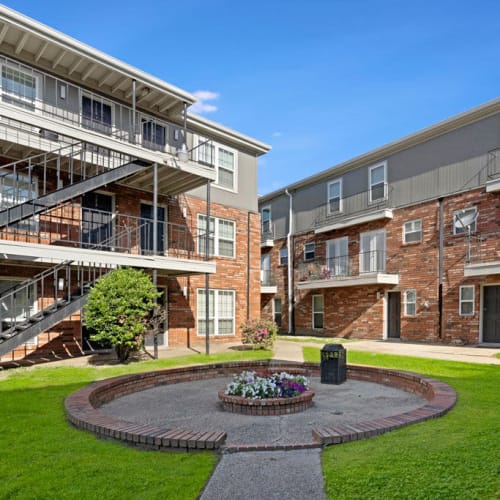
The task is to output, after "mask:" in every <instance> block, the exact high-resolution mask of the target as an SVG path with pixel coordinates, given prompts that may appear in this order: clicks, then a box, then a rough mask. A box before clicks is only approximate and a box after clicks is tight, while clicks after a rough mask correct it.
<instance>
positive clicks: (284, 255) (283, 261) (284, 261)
mask: <svg viewBox="0 0 500 500" xmlns="http://www.w3.org/2000/svg"><path fill="white" fill-rule="evenodd" d="M287 265H288V248H281V249H280V266H287Z"/></svg>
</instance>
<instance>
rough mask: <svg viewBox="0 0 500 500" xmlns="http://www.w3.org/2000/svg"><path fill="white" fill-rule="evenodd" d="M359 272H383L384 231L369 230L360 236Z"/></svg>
mask: <svg viewBox="0 0 500 500" xmlns="http://www.w3.org/2000/svg"><path fill="white" fill-rule="evenodd" d="M359 267H360V272H361V273H376V272H385V231H383V230H382V231H370V232H368V233H362V234H361V237H360V265H359Z"/></svg>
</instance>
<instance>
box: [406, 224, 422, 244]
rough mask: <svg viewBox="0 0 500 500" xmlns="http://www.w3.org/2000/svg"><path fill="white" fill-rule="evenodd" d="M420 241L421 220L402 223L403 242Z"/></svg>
mask: <svg viewBox="0 0 500 500" xmlns="http://www.w3.org/2000/svg"><path fill="white" fill-rule="evenodd" d="M419 241H422V220H421V219H418V220H411V221H408V222H405V223H404V225H403V242H404V243H416V242H419Z"/></svg>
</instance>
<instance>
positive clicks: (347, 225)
mask: <svg viewBox="0 0 500 500" xmlns="http://www.w3.org/2000/svg"><path fill="white" fill-rule="evenodd" d="M259 210H260V212H261V217H262V224H261V232H262V238H261V304H262V305H261V307H262V316H263V317H266V318H274V319H275V320H276V321H277V322H278V323H279V324H280V325H281V327H282V329H283V330H284V331H289V332H293V333H297V334H300V333H308V334H310V333H314V334H317V335H323V336H339V337H345V338H356V339H401V340H406V341H422V342H444V343H456V344H462V343H463V344H476V343H485V344H488V343H490V344H494V343H497V344H498V343H500V99H496V100H494V101H491V102H488V103H486V104H484V105H482V106H479V107H477V108H475V109H472V110H470V111H467V112H465V113H462V114H460V115H457V116H454V117H452V118H450V119H448V120H445V121H443V122H441V123H437V124H436V125H433V126H431V127H429V128H426V129H424V130H421V131H419V132H416V133H414V134H412V135H409V136H407V137H404V138H402V139H400V140H397V141H395V142H392V143H390V144H387V145H385V146H382V147H380V148H378V149H375V150H373V151H370V152H368V153H366V154H363V155H361V156H358V157H356V158H353V159H351V160H349V161H346V162H344V163H342V164H340V165H337V166H335V167H332V168H329V169H327V170H324V171H322V172H320V173H318V174H316V175H313V176H311V177H308V178H305V179H304V180H301V181H299V182H296V183H294V184H291V185H289V186H287V187H286V188H284V189H280V190H277V191H275V192H272V193H270V194H267V195H265V196H262V197H261V198H260V199H259Z"/></svg>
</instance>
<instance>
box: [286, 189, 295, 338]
mask: <svg viewBox="0 0 500 500" xmlns="http://www.w3.org/2000/svg"><path fill="white" fill-rule="evenodd" d="M285 194H286V195H287V196H288V198H289V202H290V204H289V211H288V234H287V235H286V246H287V252H288V333H289V334H293V333H294V332H295V321H294V301H295V297H294V294H293V252H292V234H293V197H292V194H291V193H290V192H289V191H288V189H285Z"/></svg>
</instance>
